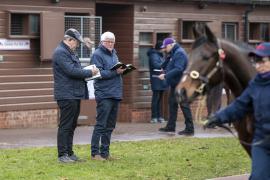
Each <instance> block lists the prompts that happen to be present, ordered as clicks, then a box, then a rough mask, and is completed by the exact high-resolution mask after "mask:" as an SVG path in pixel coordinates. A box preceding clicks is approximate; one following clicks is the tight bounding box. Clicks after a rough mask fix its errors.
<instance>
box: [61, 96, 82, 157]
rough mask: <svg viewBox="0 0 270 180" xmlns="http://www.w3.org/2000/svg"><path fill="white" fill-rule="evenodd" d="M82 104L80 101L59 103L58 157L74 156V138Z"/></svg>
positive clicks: (73, 100)
mask: <svg viewBox="0 0 270 180" xmlns="http://www.w3.org/2000/svg"><path fill="white" fill-rule="evenodd" d="M80 103H81V100H79V99H69V100H59V101H57V104H58V107H59V109H60V122H59V125H58V133H57V148H58V157H60V156H63V155H65V154H67V155H69V156H71V155H72V154H73V150H72V146H73V136H74V131H75V129H76V127H77V121H78V117H79V114H80Z"/></svg>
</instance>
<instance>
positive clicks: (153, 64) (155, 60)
mask: <svg viewBox="0 0 270 180" xmlns="http://www.w3.org/2000/svg"><path fill="white" fill-rule="evenodd" d="M147 55H148V57H149V71H150V82H151V89H152V90H153V91H156V90H159V91H160V90H166V89H167V84H166V81H162V80H160V79H159V78H157V77H153V75H159V74H160V73H158V72H155V71H154V69H161V65H162V63H163V62H164V59H163V54H162V53H161V52H159V51H158V50H156V49H154V48H151V49H149V51H148V52H147Z"/></svg>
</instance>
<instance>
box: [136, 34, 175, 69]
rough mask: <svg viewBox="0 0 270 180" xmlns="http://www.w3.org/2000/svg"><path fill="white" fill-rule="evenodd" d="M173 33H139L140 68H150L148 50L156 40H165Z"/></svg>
mask: <svg viewBox="0 0 270 180" xmlns="http://www.w3.org/2000/svg"><path fill="white" fill-rule="evenodd" d="M171 35H172V33H166V32H165V33H164V32H140V34H139V64H140V68H142V69H147V70H148V68H149V62H148V56H147V52H148V50H149V49H150V48H152V47H154V46H155V43H156V42H159V41H161V42H162V41H163V40H164V39H165V38H167V37H171Z"/></svg>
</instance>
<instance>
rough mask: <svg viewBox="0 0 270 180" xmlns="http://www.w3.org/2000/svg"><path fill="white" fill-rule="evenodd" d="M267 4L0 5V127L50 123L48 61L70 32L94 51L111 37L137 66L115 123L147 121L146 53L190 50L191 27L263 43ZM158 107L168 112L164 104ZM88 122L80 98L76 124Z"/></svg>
mask: <svg viewBox="0 0 270 180" xmlns="http://www.w3.org/2000/svg"><path fill="white" fill-rule="evenodd" d="M269 5H270V2H269V1H266V0H265V1H263V0H261V1H252V0H235V1H232V0H223V1H220V0H203V1H202V0H189V1H187V0H130V1H125V0H76V1H73V0H39V1H34V0H25V1H19V0H0V128H18V127H43V126H55V125H56V123H57V119H58V110H57V106H56V103H55V102H54V100H53V76H52V69H51V55H52V51H53V49H54V48H55V47H56V45H57V44H58V43H59V41H60V40H61V39H62V38H63V34H64V32H65V29H67V28H69V27H75V28H77V29H78V30H80V32H81V33H82V34H83V35H85V36H89V37H91V39H93V40H94V41H95V46H97V45H98V43H99V35H100V33H102V32H103V31H107V30H109V31H112V32H114V33H115V35H116V40H117V43H116V49H117V51H118V55H119V57H120V60H121V61H123V62H125V63H132V64H134V65H135V66H136V67H138V70H137V71H134V72H132V73H131V74H129V75H127V76H125V77H124V100H123V101H122V103H121V106H120V112H121V113H120V114H119V121H125V122H147V121H149V119H150V104H151V87H150V82H149V72H148V59H147V56H146V51H147V50H148V48H150V47H153V45H154V44H155V43H156V42H157V41H158V40H162V39H163V38H165V37H168V36H172V37H174V38H176V39H177V40H178V41H179V42H180V43H181V45H183V47H184V48H186V49H187V50H189V49H190V47H191V44H192V42H193V35H192V25H193V24H194V23H195V22H205V23H207V24H208V25H209V26H210V27H211V29H212V30H213V31H214V33H215V34H216V35H217V36H218V37H222V38H227V39H230V40H239V41H246V42H248V43H250V44H252V45H255V44H257V43H259V42H261V41H269V34H270V28H269V27H270V11H269V10H270V6H269ZM79 55H80V58H81V60H82V62H83V63H84V64H87V63H89V55H91V51H90V52H87V50H85V49H84V48H83V47H80V51H79ZM163 104H164V107H167V102H166V98H164V102H163ZM194 106H196V104H195V105H194ZM194 106H193V107H194ZM195 108H196V107H194V108H193V109H195ZM163 113H164V115H165V116H166V115H167V108H165V109H164V112H163ZM94 121H95V101H94V100H93V99H90V100H85V101H83V102H82V110H81V114H80V122H81V123H87V124H92V123H93V122H94Z"/></svg>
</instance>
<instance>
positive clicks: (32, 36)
mask: <svg viewBox="0 0 270 180" xmlns="http://www.w3.org/2000/svg"><path fill="white" fill-rule="evenodd" d="M12 14H25V15H26V16H27V18H26V20H25V21H26V23H25V24H23V26H24V28H25V32H24V33H25V34H22V35H12V34H11V16H12ZM30 15H38V16H39V27H38V28H39V33H36V34H35V33H31V24H30ZM40 21H41V12H40V11H19V10H10V11H8V25H7V32H8V34H7V37H8V38H10V39H21V38H28V39H37V38H40V23H41V22H40Z"/></svg>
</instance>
